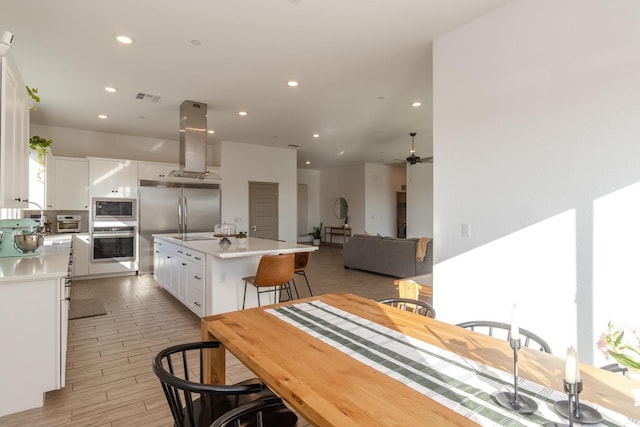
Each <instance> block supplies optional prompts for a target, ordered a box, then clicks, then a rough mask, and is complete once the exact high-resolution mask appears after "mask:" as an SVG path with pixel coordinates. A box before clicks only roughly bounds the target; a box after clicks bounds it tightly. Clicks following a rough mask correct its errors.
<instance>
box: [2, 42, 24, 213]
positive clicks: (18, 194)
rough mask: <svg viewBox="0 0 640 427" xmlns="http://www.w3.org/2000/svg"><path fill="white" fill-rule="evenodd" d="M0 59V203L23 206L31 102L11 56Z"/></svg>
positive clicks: (11, 206)
mask: <svg viewBox="0 0 640 427" xmlns="http://www.w3.org/2000/svg"><path fill="white" fill-rule="evenodd" d="M0 59H1V60H0V68H1V70H0V76H1V77H0V78H1V79H2V81H1V83H0V204H1V206H0V207H3V208H24V207H26V206H27V205H26V204H25V203H24V200H27V199H28V198H29V107H30V105H31V102H30V101H29V97H28V94H27V91H26V89H25V85H24V82H23V81H22V78H21V77H20V74H19V72H18V68H17V66H16V64H15V62H14V61H13V60H12V59H11V56H9V55H4V56H2V58H0Z"/></svg>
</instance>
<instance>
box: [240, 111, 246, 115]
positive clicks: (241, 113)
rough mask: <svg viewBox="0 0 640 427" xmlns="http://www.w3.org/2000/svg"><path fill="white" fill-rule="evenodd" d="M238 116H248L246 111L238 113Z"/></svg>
mask: <svg viewBox="0 0 640 427" xmlns="http://www.w3.org/2000/svg"><path fill="white" fill-rule="evenodd" d="M238 115H239V116H246V115H247V112H246V111H238Z"/></svg>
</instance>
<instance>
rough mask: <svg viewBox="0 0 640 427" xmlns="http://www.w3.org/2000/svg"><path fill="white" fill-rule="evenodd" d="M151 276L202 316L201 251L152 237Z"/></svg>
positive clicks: (202, 263) (203, 266) (202, 274)
mask: <svg viewBox="0 0 640 427" xmlns="http://www.w3.org/2000/svg"><path fill="white" fill-rule="evenodd" d="M154 251H155V256H154V279H155V280H156V282H158V283H159V284H160V285H161V286H162V287H163V288H164V289H166V290H167V291H168V292H169V293H170V294H171V295H173V296H174V297H176V298H177V299H178V301H180V302H181V303H183V304H184V305H185V306H186V307H187V308H189V310H191V311H193V312H194V313H195V314H197V315H198V316H200V317H202V316H204V277H205V257H204V254H203V253H201V252H198V251H194V250H191V249H188V248H185V247H184V246H179V245H174V244H172V243H169V242H166V241H158V240H155V241H154Z"/></svg>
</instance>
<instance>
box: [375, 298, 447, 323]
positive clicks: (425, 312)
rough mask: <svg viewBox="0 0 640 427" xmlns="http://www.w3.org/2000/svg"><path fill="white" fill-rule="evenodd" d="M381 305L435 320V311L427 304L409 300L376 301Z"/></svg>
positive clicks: (388, 299)
mask: <svg viewBox="0 0 640 427" xmlns="http://www.w3.org/2000/svg"><path fill="white" fill-rule="evenodd" d="M378 302H379V303H381V304H386V305H390V306H392V307H396V308H399V309H401V310H404V311H410V312H412V313H416V314H420V315H422V316H427V317H430V318H432V319H435V318H436V309H435V308H433V306H432V305H431V304H429V303H426V302H424V301H420V300H417V299H411V298H387V299H383V300H380V301H378Z"/></svg>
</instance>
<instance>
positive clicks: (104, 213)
mask: <svg viewBox="0 0 640 427" xmlns="http://www.w3.org/2000/svg"><path fill="white" fill-rule="evenodd" d="M92 208H93V221H122V222H132V221H137V219H138V213H137V210H136V199H115V198H108V197H107V198H95V197H94V198H93V200H92Z"/></svg>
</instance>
